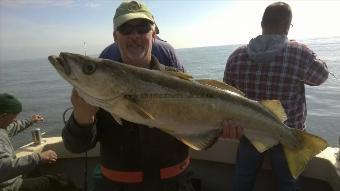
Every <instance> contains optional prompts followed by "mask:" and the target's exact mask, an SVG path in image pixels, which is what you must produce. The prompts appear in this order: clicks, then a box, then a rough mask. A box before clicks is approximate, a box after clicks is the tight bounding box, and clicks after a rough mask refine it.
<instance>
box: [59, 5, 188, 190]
mask: <svg viewBox="0 0 340 191" xmlns="http://www.w3.org/2000/svg"><path fill="white" fill-rule="evenodd" d="M113 21H114V40H115V43H117V45H118V47H119V51H120V54H121V59H120V61H121V62H123V63H125V64H128V65H132V66H137V67H143V68H147V69H150V70H163V71H167V70H171V71H176V70H175V68H171V69H170V67H167V66H164V65H162V64H161V63H159V62H158V60H157V58H156V57H154V56H152V54H151V49H152V43H153V41H154V39H155V35H156V32H155V21H154V18H153V16H152V14H151V12H150V11H149V9H148V8H147V7H146V6H145V5H144V4H142V3H139V2H136V1H131V2H123V3H122V4H121V5H120V6H119V7H118V8H117V10H116V13H115V16H114V19H113ZM177 67H179V66H177ZM179 68H180V69H182V68H181V67H179ZM90 70H91V69H89V71H88V72H91V71H90ZM103 91H105V89H103ZM71 102H72V104H73V106H74V112H73V115H72V116H71V117H70V119H69V121H68V123H67V125H66V127H65V128H64V130H63V139H64V142H65V146H66V147H67V148H68V149H69V150H71V151H73V152H84V151H86V150H89V149H91V148H92V147H94V146H95V145H96V143H97V142H100V144H101V149H100V150H101V151H100V152H101V164H100V170H101V174H102V177H103V178H102V179H100V180H99V181H100V182H97V183H96V185H95V186H96V188H95V189H96V190H149V191H152V190H154V191H161V190H164V191H165V190H169V191H175V190H183V191H189V190H194V189H193V187H192V185H191V179H190V171H189V164H190V159H189V156H188V147H187V146H186V145H185V144H183V143H182V142H180V141H178V140H177V139H176V138H174V137H172V136H170V135H168V134H166V133H164V132H162V131H161V130H159V129H156V128H149V127H147V126H144V125H139V124H136V123H132V122H129V121H125V120H122V121H120V120H119V121H120V122H119V123H120V124H119V123H117V122H116V121H115V119H114V118H113V117H112V116H111V114H110V113H108V112H106V111H104V110H103V109H100V108H98V107H95V106H92V105H90V104H88V103H86V102H85V101H84V100H83V99H82V98H80V97H79V95H78V92H77V91H76V90H75V89H74V90H73V92H72V97H71Z"/></svg>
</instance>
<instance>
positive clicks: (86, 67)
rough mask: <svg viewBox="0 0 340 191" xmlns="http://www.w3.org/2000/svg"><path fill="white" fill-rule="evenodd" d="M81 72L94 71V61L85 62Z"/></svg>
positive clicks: (88, 73)
mask: <svg viewBox="0 0 340 191" xmlns="http://www.w3.org/2000/svg"><path fill="white" fill-rule="evenodd" d="M82 69H83V72H84V73H85V74H87V75H90V74H92V73H93V72H95V71H96V64H95V63H86V64H84V65H83V68H82Z"/></svg>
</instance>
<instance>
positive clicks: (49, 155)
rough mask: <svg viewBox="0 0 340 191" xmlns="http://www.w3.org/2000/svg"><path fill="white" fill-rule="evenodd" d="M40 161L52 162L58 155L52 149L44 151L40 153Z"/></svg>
mask: <svg viewBox="0 0 340 191" xmlns="http://www.w3.org/2000/svg"><path fill="white" fill-rule="evenodd" d="M40 158H41V163H54V162H56V161H57V159H58V156H57V153H55V152H54V151H52V150H48V151H44V152H42V153H40Z"/></svg>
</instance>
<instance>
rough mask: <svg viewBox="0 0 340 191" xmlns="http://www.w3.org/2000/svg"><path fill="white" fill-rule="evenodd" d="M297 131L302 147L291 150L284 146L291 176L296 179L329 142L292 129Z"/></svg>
mask: <svg viewBox="0 0 340 191" xmlns="http://www.w3.org/2000/svg"><path fill="white" fill-rule="evenodd" d="M292 130H293V131H296V134H297V136H300V139H301V145H299V147H297V148H291V147H288V146H285V145H283V151H284V153H285V155H286V159H287V163H288V167H289V171H290V173H291V175H292V176H293V177H294V178H295V179H296V178H297V177H298V176H299V175H300V174H301V173H302V172H303V170H304V169H305V167H306V166H307V164H308V162H309V161H310V160H311V159H312V158H313V157H314V156H315V155H317V154H319V153H320V152H321V151H323V150H324V149H326V148H327V146H328V144H327V141H325V140H324V139H322V138H321V137H318V136H316V135H312V134H310V133H307V132H306V131H301V130H298V129H292Z"/></svg>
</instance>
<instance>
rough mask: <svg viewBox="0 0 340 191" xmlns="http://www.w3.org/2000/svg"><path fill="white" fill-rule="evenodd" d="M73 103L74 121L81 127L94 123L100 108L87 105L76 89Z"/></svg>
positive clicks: (73, 91)
mask: <svg viewBox="0 0 340 191" xmlns="http://www.w3.org/2000/svg"><path fill="white" fill-rule="evenodd" d="M71 103H72V105H73V116H74V119H75V120H76V122H77V123H78V124H79V125H81V126H87V125H91V124H93V123H94V118H95V114H96V112H97V111H98V107H95V106H92V105H90V104H88V103H86V102H85V101H84V100H83V99H82V98H81V97H80V96H79V95H78V92H77V91H76V90H75V89H74V88H73V90H72V95H71Z"/></svg>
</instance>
